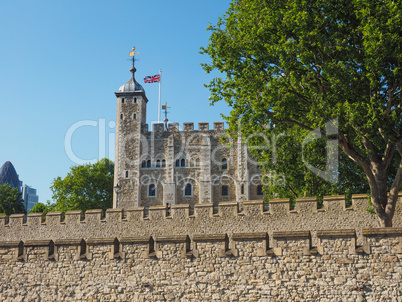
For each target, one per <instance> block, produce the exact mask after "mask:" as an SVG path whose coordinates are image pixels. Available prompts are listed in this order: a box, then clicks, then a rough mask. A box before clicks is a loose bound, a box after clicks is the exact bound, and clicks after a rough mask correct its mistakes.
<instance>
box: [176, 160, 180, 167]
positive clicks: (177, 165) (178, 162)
mask: <svg viewBox="0 0 402 302" xmlns="http://www.w3.org/2000/svg"><path fill="white" fill-rule="evenodd" d="M176 167H180V159H176Z"/></svg>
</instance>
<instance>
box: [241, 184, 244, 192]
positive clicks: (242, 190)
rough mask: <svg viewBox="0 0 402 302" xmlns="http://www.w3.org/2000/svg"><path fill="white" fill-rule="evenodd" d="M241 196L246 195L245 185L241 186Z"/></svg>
mask: <svg viewBox="0 0 402 302" xmlns="http://www.w3.org/2000/svg"><path fill="white" fill-rule="evenodd" d="M241 194H244V184H242V185H241Z"/></svg>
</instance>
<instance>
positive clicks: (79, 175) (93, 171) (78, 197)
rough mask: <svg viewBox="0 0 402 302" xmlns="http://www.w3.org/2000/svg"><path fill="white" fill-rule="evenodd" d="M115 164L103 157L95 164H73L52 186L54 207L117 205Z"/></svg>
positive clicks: (81, 208) (76, 208) (78, 208)
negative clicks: (114, 201)
mask: <svg viewBox="0 0 402 302" xmlns="http://www.w3.org/2000/svg"><path fill="white" fill-rule="evenodd" d="M113 174H114V164H113V162H112V161H110V160H109V159H106V158H104V159H101V160H100V161H98V162H97V163H95V164H85V165H78V166H73V167H71V170H70V172H69V173H68V174H67V176H66V177H64V178H61V177H57V178H56V179H55V180H54V181H53V184H52V186H51V187H50V189H51V190H52V192H53V196H52V197H53V200H54V201H55V203H54V204H53V205H52V210H54V211H62V212H66V211H72V210H81V211H86V210H89V209H103V210H106V209H108V208H111V207H112V205H113Z"/></svg>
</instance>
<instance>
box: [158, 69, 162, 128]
mask: <svg viewBox="0 0 402 302" xmlns="http://www.w3.org/2000/svg"><path fill="white" fill-rule="evenodd" d="M161 85H162V70H161V69H159V105H158V106H159V107H158V123H160V122H161Z"/></svg>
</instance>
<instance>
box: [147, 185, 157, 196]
mask: <svg viewBox="0 0 402 302" xmlns="http://www.w3.org/2000/svg"><path fill="white" fill-rule="evenodd" d="M155 196H156V186H155V184H150V185H149V186H148V197H155Z"/></svg>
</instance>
